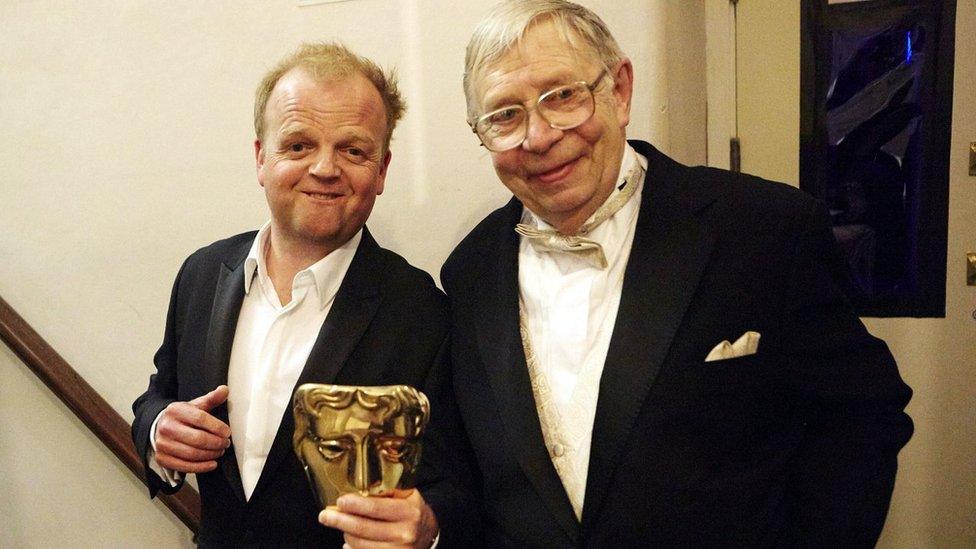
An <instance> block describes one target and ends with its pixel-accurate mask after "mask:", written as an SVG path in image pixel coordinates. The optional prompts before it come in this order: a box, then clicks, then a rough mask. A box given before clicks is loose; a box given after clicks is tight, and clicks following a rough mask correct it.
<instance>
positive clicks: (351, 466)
mask: <svg viewBox="0 0 976 549" xmlns="http://www.w3.org/2000/svg"><path fill="white" fill-rule="evenodd" d="M293 403H294V414H295V435H294V438H293V439H292V442H293V446H294V448H295V453H296V454H297V455H298V460H299V461H300V462H301V463H302V466H303V467H304V469H305V475H306V476H307V477H308V481H309V483H310V484H311V486H312V492H314V493H315V495H316V497H317V498H318V500H319V503H320V504H321V505H322V508H323V509H324V508H325V507H326V506H329V505H335V504H336V500H337V499H338V498H339V496H341V495H342V494H348V493H354V494H360V495H362V496H388V495H392V494H393V492H394V490H396V489H398V488H410V487H412V486H413V477H414V473H415V471H416V468H417V464H418V463H419V461H420V436H421V435H422V434H423V431H424V426H425V425H426V424H427V419H428V417H429V415H430V405H429V404H428V402H427V397H426V396H425V395H424V394H423V393H421V392H420V391H418V390H416V389H414V388H413V387H409V386H407V385H388V386H383V387H357V386H347V385H323V384H317V383H306V384H303V385H301V386H300V387H298V389H296V390H295V396H294V399H293Z"/></svg>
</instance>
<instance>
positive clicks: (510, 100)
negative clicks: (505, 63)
mask: <svg viewBox="0 0 976 549" xmlns="http://www.w3.org/2000/svg"><path fill="white" fill-rule="evenodd" d="M579 78H580V77H579V76H576V75H572V74H569V73H561V74H552V75H549V76H546V77H544V78H542V79H540V80H536V81H534V82H533V85H534V86H536V87H537V89H538V90H539V92H538V94H537V95H536V96H535V97H533V98H532V100H533V101H534V100H535V99H538V98H539V97H540V96H541V95H543V94H545V93H548V92H550V91H552V90H553V89H555V88H558V87H560V86H567V85H569V84H572V83H574V82H579V81H580V80H579ZM521 103H522V101H521V100H519V99H517V98H515V97H514V96H512V95H511V94H509V93H507V92H506V93H505V94H501V95H499V96H498V98H497V99H495V100H492V101H487V100H486V101H485V103H484V105H485V107H484V111H485V112H486V113H489V112H493V111H495V110H498V109H503V108H505V107H508V106H511V105H517V104H521Z"/></svg>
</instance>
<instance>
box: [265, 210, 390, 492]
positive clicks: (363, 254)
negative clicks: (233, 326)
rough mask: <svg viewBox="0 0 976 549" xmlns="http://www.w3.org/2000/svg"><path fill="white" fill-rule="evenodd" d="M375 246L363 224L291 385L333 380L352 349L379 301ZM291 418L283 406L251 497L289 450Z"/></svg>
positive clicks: (292, 424) (292, 419) (292, 422)
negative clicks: (352, 251)
mask: <svg viewBox="0 0 976 549" xmlns="http://www.w3.org/2000/svg"><path fill="white" fill-rule="evenodd" d="M378 251H379V245H378V244H377V243H376V241H375V240H374V239H373V237H372V236H371V235H370V234H369V231H367V230H366V228H365V227H363V237H362V241H360V243H359V248H358V249H357V250H356V255H355V256H354V257H353V260H352V263H350V264H349V270H348V271H346V276H345V277H344V278H343V280H342V284H341V285H340V286H339V291H338V293H337V294H336V297H335V301H334V302H333V303H332V309H331V310H330V311H329V314H328V316H327V317H326V318H325V322H323V323H322V328H321V329H320V330H319V334H318V337H317V338H316V339H315V343H314V344H313V345H312V350H311V352H310V353H309V355H308V360H307V361H306V362H305V368H303V369H302V373H301V374H299V376H298V381H297V382H296V383H295V387H294V388H293V389H292V393H294V389H296V388H298V386H299V385H301V384H303V383H335V382H336V376H337V375H338V374H339V371H340V370H341V369H342V367H343V365H344V364H345V363H346V360H347V359H348V358H349V355H350V354H351V353H352V352H353V350H354V349H355V348H356V345H357V344H358V343H359V340H360V338H361V337H362V335H363V333H365V332H366V328H367V327H368V326H369V323H370V321H371V320H372V319H373V316H374V315H375V314H376V310H377V309H378V308H379V304H380V281H381V280H382V274H381V273H377V272H376V271H377V268H376V267H377V255H378V254H377V252H378ZM294 430H295V418H294V416H293V415H292V407H291V406H287V407H286V408H285V412H284V414H283V415H282V418H281V424H280V425H279V427H278V431H277V433H275V439H274V442H272V444H271V449H270V450H269V451H268V459H267V461H265V464H264V469H262V471H261V477H260V478H259V479H258V483H257V485H256V486H255V487H254V493H253V494H252V495H251V497H252V499H253V498H254V497H256V496H257V495H258V494H260V493H261V491H262V490H263V489H264V487H265V486H266V485H267V484H268V483H269V482H270V478H271V477H272V476H273V474H272V473H273V472H274V470H275V469H276V468H277V467H278V466H280V465H281V463H282V461H283V460H284V458H285V457H286V456H288V455H289V453H291V452H292V451H293V450H292V435H293V432H294Z"/></svg>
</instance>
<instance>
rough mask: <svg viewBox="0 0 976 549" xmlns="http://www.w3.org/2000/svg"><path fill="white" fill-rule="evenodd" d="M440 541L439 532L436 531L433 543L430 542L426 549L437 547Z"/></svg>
mask: <svg viewBox="0 0 976 549" xmlns="http://www.w3.org/2000/svg"><path fill="white" fill-rule="evenodd" d="M440 541H441V531H440V530H438V531H437V535H436V536H434V541H432V542H430V547H429V548H428V549H434V548H435V547H437V544H438V542H440Z"/></svg>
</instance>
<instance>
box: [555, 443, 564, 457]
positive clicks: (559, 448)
mask: <svg viewBox="0 0 976 549" xmlns="http://www.w3.org/2000/svg"><path fill="white" fill-rule="evenodd" d="M565 453H566V447H565V446H563V445H562V444H559V443H558V442H557V443H555V444H553V445H552V455H554V456H556V457H557V458H558V457H563V454H565Z"/></svg>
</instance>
